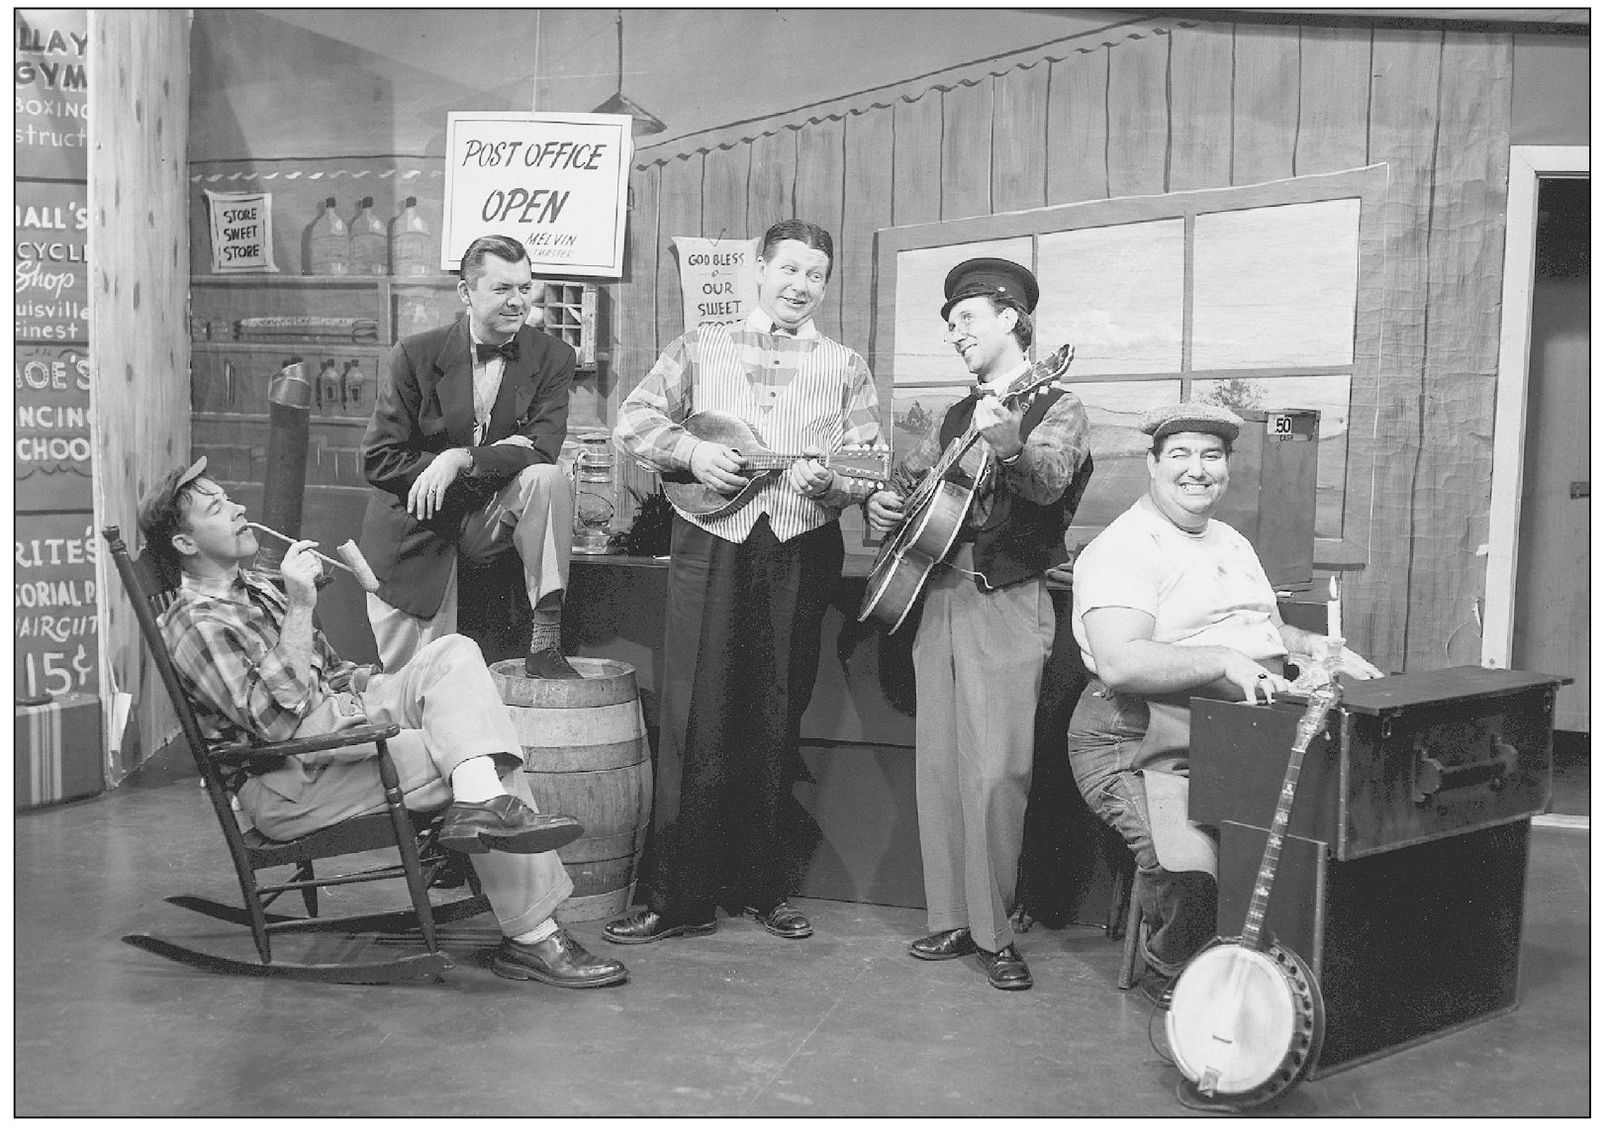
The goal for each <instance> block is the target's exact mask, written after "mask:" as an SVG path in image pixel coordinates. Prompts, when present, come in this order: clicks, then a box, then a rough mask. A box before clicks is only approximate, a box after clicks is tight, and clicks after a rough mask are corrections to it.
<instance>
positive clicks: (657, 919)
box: [603, 907, 719, 943]
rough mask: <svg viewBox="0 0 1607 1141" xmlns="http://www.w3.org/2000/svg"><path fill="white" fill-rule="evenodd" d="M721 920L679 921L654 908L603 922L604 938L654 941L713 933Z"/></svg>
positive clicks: (609, 940) (624, 940)
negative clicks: (678, 936)
mask: <svg viewBox="0 0 1607 1141" xmlns="http://www.w3.org/2000/svg"><path fill="white" fill-rule="evenodd" d="M718 923H719V921H718V920H716V919H710V920H709V921H708V922H707V923H677V922H675V921H674V920H671V919H669V918H668V917H666V916H663V915H660V914H659V913H658V912H656V911H654V910H653V909H652V908H650V907H649V908H646V909H644V910H642V911H638V912H637V913H636V914H635V915H627V916H625V917H624V918H623V919H613V920H610V921H609V922H607V923H605V924H603V938H604V939H606V940H608V942H610V943H653V942H656V941H658V940H659V939H669V938H672V937H673V936H676V935H712V934H714V928H715V927H716V926H717V925H718Z"/></svg>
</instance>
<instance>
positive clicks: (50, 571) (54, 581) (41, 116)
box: [12, 8, 100, 699]
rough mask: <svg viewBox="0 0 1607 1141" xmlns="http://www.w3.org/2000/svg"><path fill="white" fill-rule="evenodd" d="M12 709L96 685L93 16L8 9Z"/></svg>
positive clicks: (80, 12)
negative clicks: (90, 138)
mask: <svg viewBox="0 0 1607 1141" xmlns="http://www.w3.org/2000/svg"><path fill="white" fill-rule="evenodd" d="M14 17H15V27H16V35H15V36H14V37H13V40H12V43H13V45H14V47H15V48H16V62H15V78H16V87H17V101H16V107H15V112H16V115H15V123H14V125H15V127H16V140H15V142H16V148H15V156H14V157H15V159H16V168H15V187H16V201H15V207H14V215H13V222H12V238H13V252H14V254H15V258H16V262H15V277H14V282H15V291H14V293H13V312H12V318H13V324H12V337H13V347H14V350H15V354H16V372H15V376H16V383H15V399H14V401H13V407H12V418H13V423H14V426H15V430H16V447H15V451H14V455H15V460H16V473H17V474H16V489H17V498H16V512H17V514H16V517H15V523H16V531H15V541H14V543H13V558H14V559H15V562H16V567H15V571H16V575H15V579H14V584H13V599H12V607H13V609H12V614H13V620H14V622H15V628H16V638H15V641H14V642H13V646H14V651H15V658H16V667H17V668H16V685H15V688H16V695H17V697H18V698H19V699H22V698H27V697H39V696H43V695H46V694H48V695H51V696H55V697H60V696H62V695H64V694H68V693H88V694H94V693H95V692H96V691H97V690H98V688H99V684H100V683H99V676H98V675H99V661H100V651H99V638H98V634H97V631H96V628H95V623H96V618H95V545H94V544H95V540H94V537H93V535H94V531H93V520H94V516H93V515H92V514H91V493H90V470H91V452H92V448H91V436H90V420H89V395H90V394H89V389H90V376H91V370H90V358H89V252H88V233H89V193H88V191H89V187H88V185H87V181H86V180H87V178H88V170H89V163H88V154H89V151H88V146H87V133H88V132H87V127H88V123H89V15H88V12H87V11H86V10H84V9H61V8H51V9H43V8H21V9H15V10H14Z"/></svg>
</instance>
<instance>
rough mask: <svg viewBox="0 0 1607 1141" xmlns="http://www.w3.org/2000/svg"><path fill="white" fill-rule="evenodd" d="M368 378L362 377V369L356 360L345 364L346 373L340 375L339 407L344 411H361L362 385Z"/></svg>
mask: <svg viewBox="0 0 1607 1141" xmlns="http://www.w3.org/2000/svg"><path fill="white" fill-rule="evenodd" d="M367 381H368V378H367V377H365V376H364V375H363V367H362V365H361V364H360V363H359V362H358V361H357V360H356V359H353V360H349V361H347V362H346V371H345V372H343V373H341V374H340V392H341V396H340V406H341V407H342V408H346V409H356V410H357V411H362V410H363V385H364V384H366V383H367Z"/></svg>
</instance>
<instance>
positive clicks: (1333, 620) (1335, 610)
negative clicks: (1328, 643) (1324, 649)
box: [1328, 578, 1344, 638]
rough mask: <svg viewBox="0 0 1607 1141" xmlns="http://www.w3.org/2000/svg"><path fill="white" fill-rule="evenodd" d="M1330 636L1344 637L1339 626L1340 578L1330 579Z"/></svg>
mask: <svg viewBox="0 0 1607 1141" xmlns="http://www.w3.org/2000/svg"><path fill="white" fill-rule="evenodd" d="M1328 637H1329V638H1343V637H1344V634H1343V633H1341V632H1340V626H1339V579H1337V578H1330V579H1329V580H1328Z"/></svg>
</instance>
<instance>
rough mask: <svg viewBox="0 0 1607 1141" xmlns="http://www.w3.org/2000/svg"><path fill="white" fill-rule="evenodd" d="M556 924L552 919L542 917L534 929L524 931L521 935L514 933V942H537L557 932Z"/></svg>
mask: <svg viewBox="0 0 1607 1141" xmlns="http://www.w3.org/2000/svg"><path fill="white" fill-rule="evenodd" d="M557 932H558V924H557V922H556V921H554V920H552V919H543V920H542V921H541V922H540V923H538V924H537V925H536V928H535V930H533V931H526V932H525V933H524V934H523V935H515V936H514V937H513V941H514V942H515V943H539V942H541V941H542V940H543V939H545V938H546V937H547V936H549V935H554V934H557Z"/></svg>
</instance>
